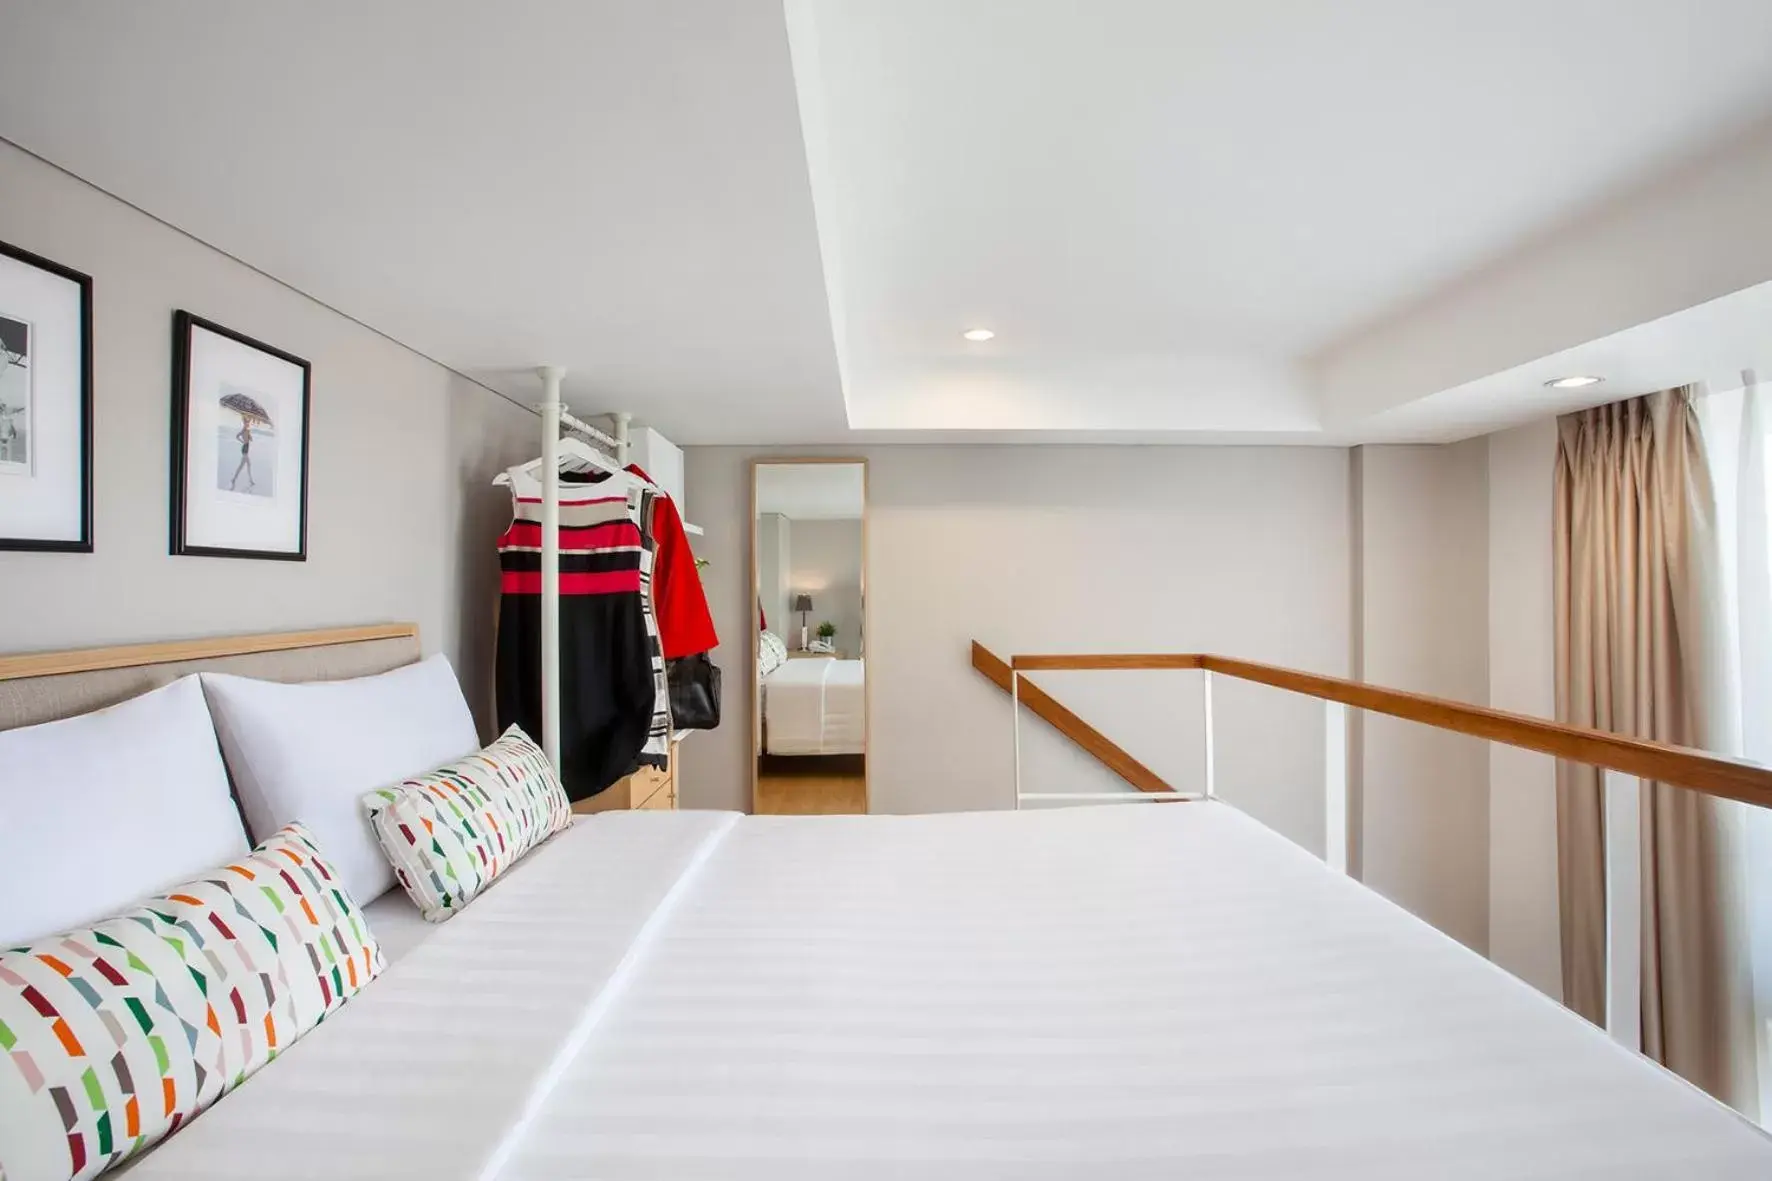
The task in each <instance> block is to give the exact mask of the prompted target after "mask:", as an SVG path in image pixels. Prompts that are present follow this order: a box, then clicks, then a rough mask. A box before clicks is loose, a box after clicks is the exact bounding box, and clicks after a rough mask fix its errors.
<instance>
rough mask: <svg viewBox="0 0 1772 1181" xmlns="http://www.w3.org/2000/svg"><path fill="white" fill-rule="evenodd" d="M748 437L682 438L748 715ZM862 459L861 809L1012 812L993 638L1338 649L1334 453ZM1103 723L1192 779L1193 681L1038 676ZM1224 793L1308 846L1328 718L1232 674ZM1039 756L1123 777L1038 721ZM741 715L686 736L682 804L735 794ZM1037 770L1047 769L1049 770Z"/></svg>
mask: <svg viewBox="0 0 1772 1181" xmlns="http://www.w3.org/2000/svg"><path fill="white" fill-rule="evenodd" d="M759 454H767V452H758V451H755V450H749V449H742V448H723V447H714V448H709V447H693V448H689V449H688V450H687V452H686V455H687V472H688V496H689V500H690V502H691V503H693V504H694V505H695V506H696V507H695V511H696V515H697V517H698V519H699V521H700V523H701V524H702V525H703V526H704V527H705V528H706V529H707V535H706V536H705V537H704V538H701V539H700V540H699V541H698V543H697V546H696V552H697V553H698V554H699V555H700V556H702V557H705V558H709V559H711V560H712V566H711V567H710V568H709V569H708V570H707V571H705V572H704V580H705V582H706V585H707V588H708V593H709V598H710V601H711V603H712V606H713V610H714V616H715V619H716V621H717V623H718V626H719V629H720V634H721V637H722V639H723V641H724V642H723V644H722V646H721V647H720V648H719V650H718V651H717V652H716V653H715V658H716V660H717V661H718V662H719V663H720V664H721V666H722V667H723V668H724V669H725V672H726V678H727V679H726V686H727V689H726V709H727V711H728V717H729V718H733V719H743V718H745V717H748V711H749V709H750V700H749V699H750V695H751V684H750V675H751V674H750V671H749V659H750V657H749V632H748V626H747V624H746V622H745V621H746V617H747V614H748V612H749V610H750V608H749V599H748V593H747V590H746V587H747V586H748V579H749V573H748V571H747V569H746V567H747V565H748V561H749V545H750V533H749V521H748V520H747V519H746V513H747V511H748V510H747V508H746V505H747V504H748V502H749V490H748V486H747V482H748V481H749V479H750V467H749V464H750V461H751V459H752V458H753V457H755V456H757V455H759ZM832 454H845V455H848V454H856V455H863V456H865V457H866V458H867V459H868V461H869V475H868V489H869V506H868V508H869V518H868V566H867V577H868V612H869V616H870V619H869V624H868V627H869V636H868V669H869V676H870V679H871V685H870V692H871V694H872V702H871V721H870V730H869V740H870V741H869V748H870V750H869V762H870V766H871V771H872V776H873V779H872V804H873V808H874V810H875V811H880V812H920V811H931V810H944V809H962V808H993V807H1001V806H1004V805H1005V804H1006V803H1007V802H1008V800H1007V791H1008V786H1009V784H1010V781H1011V759H1012V755H1011V747H1010V727H1009V711H1008V701H1007V699H1006V698H1004V697H1003V696H1002V695H1001V694H1000V693H999V692H998V691H997V690H996V689H995V688H994V687H992V686H991V685H990V684H989V683H988V682H986V681H985V680H984V679H983V678H982V677H980V676H979V675H978V674H977V673H975V672H973V671H972V668H971V665H970V663H969V643H970V641H971V640H972V639H973V638H974V637H976V638H978V639H979V640H981V641H983V642H984V643H986V644H987V645H989V646H990V647H992V648H993V649H995V650H996V651H997V652H998V653H1000V654H1003V655H1008V654H1012V653H1013V652H1016V651H1023V652H1031V651H1035V650H1039V649H1049V650H1050V649H1057V650H1071V651H1084V650H1089V649H1101V650H1108V651H1125V650H1133V649H1150V648H1156V649H1159V650H1161V649H1169V650H1188V649H1207V650H1215V651H1223V652H1233V653H1238V654H1241V655H1246V656H1250V657H1253V658H1255V659H1259V660H1268V661H1273V662H1276V663H1280V664H1288V665H1294V666H1297V667H1300V668H1307V669H1312V670H1315V671H1320V672H1325V673H1331V674H1340V673H1345V672H1346V670H1347V659H1348V568H1347V553H1348V538H1347V513H1346V497H1347V460H1346V453H1345V452H1344V451H1341V450H1338V449H1335V450H1331V449H1313V448H1235V447H1210V448H1208V447H1199V448H1190V447H1148V448H1145V447H1021V448H1014V447H916V446H900V447H877V448H871V449H865V450H860V451H847V450H841V449H833V450H832ZM1046 683H1047V684H1048V685H1049V686H1050V687H1051V688H1052V689H1053V691H1054V692H1055V693H1058V694H1060V696H1061V697H1062V698H1063V699H1064V700H1065V702H1066V703H1067V704H1069V705H1071V706H1073V708H1075V709H1077V710H1078V712H1079V713H1081V714H1082V715H1083V716H1084V717H1085V718H1087V719H1088V720H1089V721H1090V722H1092V723H1093V724H1095V725H1096V726H1098V727H1099V728H1101V729H1102V730H1103V731H1104V732H1106V733H1107V734H1108V736H1109V737H1110V738H1113V739H1115V740H1116V741H1119V742H1121V743H1122V744H1123V745H1124V746H1126V747H1127V748H1128V749H1129V750H1131V751H1132V753H1133V754H1134V755H1136V756H1138V757H1140V758H1143V759H1145V760H1147V761H1148V762H1150V763H1151V764H1152V766H1153V767H1154V769H1156V770H1157V771H1158V772H1159V774H1164V775H1167V776H1169V777H1170V779H1171V781H1172V782H1174V783H1176V784H1178V785H1180V786H1191V785H1194V784H1197V780H1198V775H1199V746H1198V737H1199V721H1198V717H1199V714H1198V688H1197V676H1196V675H1194V674H1183V673H1170V674H1149V675H1148V676H1146V675H1139V676H1134V675H1133V674H1124V673H1119V674H1116V673H1096V674H1083V673H1078V674H1070V679H1068V680H1061V679H1059V678H1055V677H1049V678H1047V679H1046ZM1215 704H1216V707H1217V715H1218V725H1219V729H1218V746H1217V753H1218V770H1219V784H1220V787H1221V788H1222V790H1223V791H1224V793H1225V795H1226V796H1227V797H1229V798H1231V799H1233V800H1235V801H1236V802H1238V803H1239V804H1242V805H1243V806H1245V807H1247V808H1248V809H1249V810H1250V811H1251V812H1254V813H1255V814H1256V815H1258V816H1260V817H1262V818H1263V819H1264V820H1267V821H1269V822H1271V823H1273V824H1274V825H1275V826H1276V827H1278V828H1280V830H1281V831H1283V832H1286V833H1288V834H1289V835H1291V836H1293V837H1294V838H1295V839H1298V840H1300V841H1301V842H1303V843H1305V844H1306V845H1308V846H1309V847H1310V848H1312V849H1320V848H1321V846H1322V827H1323V826H1322V818H1321V795H1320V787H1319V784H1320V776H1321V773H1322V767H1321V762H1322V741H1323V729H1322V715H1321V711H1320V709H1318V708H1317V707H1315V706H1314V705H1313V704H1312V703H1310V702H1308V701H1305V700H1304V699H1302V698H1295V697H1292V696H1290V695H1287V694H1284V693H1281V692H1279V691H1277V690H1271V689H1266V688H1263V687H1260V686H1252V685H1244V684H1232V683H1225V684H1222V685H1221V686H1220V687H1219V689H1218V691H1217V693H1216V703H1215ZM1026 729H1027V731H1029V733H1028V735H1027V737H1028V740H1029V742H1030V750H1034V751H1043V752H1044V753H1043V754H1041V755H1040V757H1039V759H1038V762H1039V763H1040V764H1041V765H1042V766H1045V767H1047V768H1048V769H1049V771H1050V774H1052V775H1055V776H1058V777H1062V778H1064V779H1066V780H1067V786H1069V787H1070V789H1072V790H1078V789H1079V785H1081V789H1084V790H1095V789H1097V788H1099V789H1101V790H1115V781H1113V780H1111V779H1109V778H1107V777H1106V776H1105V774H1104V773H1102V772H1100V770H1099V768H1096V767H1095V766H1093V765H1092V764H1090V763H1089V762H1087V760H1085V759H1083V758H1081V757H1080V756H1075V755H1072V754H1070V753H1069V752H1068V749H1067V748H1064V747H1062V746H1061V745H1059V744H1057V743H1056V742H1055V741H1053V742H1052V744H1051V745H1050V746H1047V745H1044V741H1043V740H1046V739H1048V738H1049V736H1047V735H1043V734H1042V733H1040V728H1038V727H1035V726H1030V727H1027V728H1026ZM747 732H748V728H747V726H746V725H745V724H744V722H743V721H742V720H740V721H738V724H736V725H727V726H723V727H721V728H720V729H719V730H716V731H713V732H711V733H708V734H700V735H696V736H695V737H694V738H692V739H690V740H689V742H688V743H686V744H685V747H684V752H685V753H684V759H685V768H684V780H683V795H684V801H685V803H686V804H688V805H690V806H699V807H737V808H742V807H745V806H746V805H747V803H748V799H747V791H748V784H747V779H746V775H747V771H746V766H747V760H748V755H749V752H748V750H747V744H746V742H745V736H746V734H747ZM1030 786H1033V787H1040V786H1048V785H1043V784H1039V783H1035V784H1032V785H1030Z"/></svg>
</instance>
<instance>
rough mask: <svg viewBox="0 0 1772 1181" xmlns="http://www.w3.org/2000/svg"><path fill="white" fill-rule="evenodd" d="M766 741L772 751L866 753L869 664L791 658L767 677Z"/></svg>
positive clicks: (791, 753) (809, 753) (801, 753)
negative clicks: (867, 666)
mask: <svg viewBox="0 0 1772 1181" xmlns="http://www.w3.org/2000/svg"><path fill="white" fill-rule="evenodd" d="M763 740H764V743H765V744H766V751H767V753H769V754H772V755H854V754H862V753H864V752H865V751H866V749H867V673H866V662H865V661H861V660H790V661H788V662H787V663H786V664H784V665H782V666H781V667H780V668H778V669H776V670H775V671H774V672H772V673H770V674H769V675H768V676H767V677H765V678H763Z"/></svg>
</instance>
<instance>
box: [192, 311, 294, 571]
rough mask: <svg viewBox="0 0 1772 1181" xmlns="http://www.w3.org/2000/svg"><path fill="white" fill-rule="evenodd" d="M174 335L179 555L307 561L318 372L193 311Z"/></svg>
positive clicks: (288, 354) (281, 352) (279, 350)
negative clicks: (312, 410) (311, 417)
mask: <svg viewBox="0 0 1772 1181" xmlns="http://www.w3.org/2000/svg"><path fill="white" fill-rule="evenodd" d="M172 331H173V350H172V351H173V378H172V448H173V463H172V469H173V471H172V552H173V553H175V554H186V555H192V556H197V557H213V558H270V559H276V560H282V561H295V562H299V561H304V560H306V558H307V529H308V527H307V518H308V510H307V501H308V403H309V398H310V394H311V389H310V385H311V378H312V367H311V366H310V365H309V364H308V363H307V362H306V361H304V360H302V359H301V358H300V357H297V356H294V355H293V354H291V353H286V352H284V351H283V350H281V349H278V348H273V347H272V346H270V345H268V344H265V343H264V342H263V341H258V340H254V339H252V338H251V337H249V336H246V335H244V334H242V333H239V332H235V331H233V330H232V329H229V328H223V327H222V326H221V325H219V324H216V323H214V322H212V321H209V320H205V319H203V318H202V317H200V316H195V315H192V314H191V313H190V312H184V311H181V312H178V313H177V314H175V315H174V316H173V328H172Z"/></svg>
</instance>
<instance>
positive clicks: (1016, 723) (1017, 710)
mask: <svg viewBox="0 0 1772 1181" xmlns="http://www.w3.org/2000/svg"><path fill="white" fill-rule="evenodd" d="M1009 736H1010V739H1011V740H1012V741H1013V742H1014V743H1015V810H1016V811H1017V812H1019V811H1021V674H1020V673H1018V672H1016V671H1015V658H1014V657H1010V663H1009Z"/></svg>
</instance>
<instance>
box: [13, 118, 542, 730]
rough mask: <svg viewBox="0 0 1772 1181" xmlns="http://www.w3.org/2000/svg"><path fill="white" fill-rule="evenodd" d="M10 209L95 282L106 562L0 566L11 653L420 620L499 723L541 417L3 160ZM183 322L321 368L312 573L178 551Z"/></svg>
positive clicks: (28, 243) (431, 644) (132, 216)
mask: <svg viewBox="0 0 1772 1181" xmlns="http://www.w3.org/2000/svg"><path fill="white" fill-rule="evenodd" d="M0 193H4V194H5V197H4V200H0V239H4V240H5V241H7V242H9V243H11V244H13V245H15V246H20V247H23V248H25V249H27V250H31V251H34V252H36V253H38V254H41V255H45V256H47V257H49V258H51V259H54V260H55V261H57V262H60V263H63V264H65V265H67V266H71V267H74V268H75V269H77V270H81V271H85V272H86V273H87V274H89V275H91V276H92V277H93V300H94V312H93V319H94V324H93V334H94V335H93V341H94V380H95V387H96V389H95V392H96V403H97V406H96V410H95V420H94V443H95V448H94V449H95V463H94V490H95V514H96V521H95V542H96V550H95V552H94V553H92V554H85V555H79V554H32V553H0V651H5V652H13V651H21V650H28V649H50V648H60V647H73V646H88V645H100V644H110V643H118V642H126V641H143V640H156V639H167V638H174V637H184V636H203V635H218V634H228V633H237V632H252V631H275V630H284V629H292V628H303V627H312V626H325V625H332V624H348V623H362V622H369V621H377V620H396V619H398V620H415V621H417V623H418V624H419V626H420V628H421V634H422V637H423V641H424V645H425V647H426V649H427V650H429V651H438V650H441V651H443V652H446V653H448V654H449V655H450V657H451V658H452V659H453V660H454V661H455V662H456V665H457V668H458V671H460V673H461V674H462V678H463V681H464V684H466V685H467V686H468V688H469V691H470V692H469V696H470V699H471V700H472V701H473V703H474V705H475V706H476V709H477V710H479V711H480V712H481V713H482V715H483V717H482V720H483V722H484V720H485V719H484V707H485V706H486V705H487V696H488V691H487V687H488V686H489V685H490V683H491V682H490V675H491V674H490V668H489V664H490V654H491V639H492V618H493V613H494V609H495V602H496V596H497V593H498V565H497V559H496V554H495V551H494V548H493V543H494V541H495V540H496V538H497V536H498V534H499V532H500V531H501V530H502V529H503V528H504V526H505V524H507V523H508V522H509V519H510V508H509V500H508V497H507V495H506V494H505V493H503V492H501V491H499V490H496V489H493V488H491V487H490V484H489V482H490V480H491V478H492V476H493V474H494V473H496V472H497V471H499V470H500V469H501V468H503V467H506V466H508V465H509V464H511V463H513V462H516V461H518V460H520V459H522V458H525V457H526V456H527V455H529V454H533V452H534V450H535V449H536V447H537V446H538V443H537V439H538V438H539V436H538V434H537V431H536V425H535V417H534V415H532V414H530V413H528V412H526V411H525V410H523V409H521V408H519V407H517V406H515V405H513V404H511V403H510V402H508V401H505V400H504V399H502V398H499V397H497V396H496V395H494V394H492V393H490V392H488V391H487V390H485V389H483V388H481V387H479V386H477V385H474V384H473V383H472V382H469V381H468V380H466V379H465V378H463V377H461V376H459V375H457V374H455V373H452V372H450V371H449V370H447V369H444V368H442V367H441V366H439V365H436V364H434V363H432V362H430V361H427V360H425V359H424V358H423V357H420V356H419V355H417V354H416V353H413V352H411V351H410V350H408V349H406V348H404V347H402V346H400V345H397V344H394V343H393V342H392V341H389V340H388V339H386V338H385V337H382V336H379V335H377V334H376V333H374V332H372V331H370V330H369V329H367V328H364V327H363V326H361V325H359V324H357V323H355V322H354V321H351V320H349V319H346V318H345V317H343V316H340V315H338V314H337V313H335V312H332V311H330V310H328V309H327V308H325V307H323V306H321V305H320V304H317V303H315V302H314V301H312V300H310V299H308V298H307V297H305V296H302V295H299V294H297V293H296V292H294V291H292V290H290V289H289V288H287V287H284V286H282V285H281V284H279V283H276V282H274V281H273V280H271V279H268V278H266V277H265V276H263V275H261V274H259V273H258V272H256V271H253V270H251V269H250V268H248V267H245V266H242V265H241V264H239V263H237V262H235V261H234V260H232V259H230V258H228V257H227V256H225V255H223V254H220V253H218V252H216V251H214V250H211V249H209V248H208V247H206V246H204V245H202V244H201V243H199V242H197V241H195V240H194V239H192V238H189V237H187V236H185V235H184V234H181V233H179V232H178V231H176V230H173V229H171V228H169V227H167V226H165V225H163V224H161V223H160V222H157V221H155V220H153V219H152V218H150V217H148V216H146V215H145V214H143V213H140V212H138V211H137V210H135V209H133V208H131V207H129V206H127V205H125V204H123V203H122V202H120V201H117V200H115V199H113V198H111V197H109V196H106V195H105V194H104V193H101V192H100V191H98V190H97V189H94V188H92V187H91V186H89V185H87V184H85V183H84V182H82V181H79V180H77V179H75V178H73V177H71V176H69V175H68V174H66V173H64V172H61V171H59V170H58V169H55V168H53V167H51V166H49V165H47V164H44V163H42V162H41V161H39V160H37V159H35V158H34V157H31V156H29V155H27V154H25V153H24V152H21V151H19V150H18V149H16V148H14V147H12V146H10V145H8V144H5V143H0ZM177 308H184V309H188V310H190V311H192V312H196V313H198V314H200V315H203V316H207V317H209V318H211V319H213V320H216V321H219V322H220V323H222V324H225V325H227V326H228V327H230V328H235V329H238V330H240V331H242V332H245V333H247V334H248V335H250V336H254V337H257V338H259V339H261V340H264V341H267V342H269V343H271V344H274V345H277V346H278V347H280V348H283V349H286V350H288V351H289V352H292V353H295V354H296V355H298V356H301V357H305V358H307V359H308V360H309V361H311V362H312V363H313V367H314V370H313V408H312V436H311V440H310V449H311V456H312V459H311V469H310V471H311V474H310V494H309V505H308V509H309V512H308V530H309V536H308V553H309V556H308V560H307V561H306V562H305V563H289V562H255V561H237V560H226V559H218V558H190V557H176V558H175V557H171V556H169V555H168V553H167V533H168V524H167V511H168V508H167V500H168V491H167V489H168V485H169V483H170V477H169V471H170V462H171V461H170V458H169V457H170V454H171V449H170V441H169V438H168V435H169V431H170V427H169V423H170V420H171V396H172V395H171V382H172V378H171V373H172V356H171V341H172V313H173V311H174V309H177Z"/></svg>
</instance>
